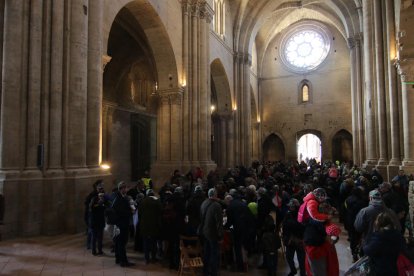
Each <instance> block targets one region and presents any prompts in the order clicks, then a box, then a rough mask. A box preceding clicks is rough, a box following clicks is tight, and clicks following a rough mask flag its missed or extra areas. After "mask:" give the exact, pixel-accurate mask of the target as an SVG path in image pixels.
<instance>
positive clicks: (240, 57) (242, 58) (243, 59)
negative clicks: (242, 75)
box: [234, 52, 252, 66]
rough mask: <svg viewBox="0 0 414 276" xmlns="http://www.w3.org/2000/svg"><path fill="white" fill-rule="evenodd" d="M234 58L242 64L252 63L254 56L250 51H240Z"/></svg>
mask: <svg viewBox="0 0 414 276" xmlns="http://www.w3.org/2000/svg"><path fill="white" fill-rule="evenodd" d="M234 60H235V61H236V62H238V63H241V64H247V65H249V66H251V65H252V56H251V55H250V54H249V53H242V52H238V53H235V54H234Z"/></svg>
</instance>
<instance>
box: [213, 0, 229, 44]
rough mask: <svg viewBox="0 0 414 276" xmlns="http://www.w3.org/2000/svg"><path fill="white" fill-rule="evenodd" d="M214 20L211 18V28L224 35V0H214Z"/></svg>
mask: <svg viewBox="0 0 414 276" xmlns="http://www.w3.org/2000/svg"><path fill="white" fill-rule="evenodd" d="M213 8H214V20H213V29H214V31H215V32H216V33H217V34H218V35H220V36H221V37H222V38H223V37H224V31H225V29H224V28H225V22H226V21H225V15H226V4H225V1H224V0H214V7H213Z"/></svg>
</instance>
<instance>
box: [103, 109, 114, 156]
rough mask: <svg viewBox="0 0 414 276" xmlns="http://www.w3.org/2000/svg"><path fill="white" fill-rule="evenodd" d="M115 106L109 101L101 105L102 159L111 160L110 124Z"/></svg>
mask: <svg viewBox="0 0 414 276" xmlns="http://www.w3.org/2000/svg"><path fill="white" fill-rule="evenodd" d="M114 111H115V108H114V106H113V105H111V104H110V103H103V105H102V161H104V162H106V161H109V160H111V148H112V125H113V115H114Z"/></svg>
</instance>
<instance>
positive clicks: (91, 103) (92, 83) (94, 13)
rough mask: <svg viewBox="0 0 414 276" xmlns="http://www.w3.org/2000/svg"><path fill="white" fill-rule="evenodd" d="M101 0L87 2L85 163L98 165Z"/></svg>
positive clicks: (100, 90) (94, 166)
mask: <svg viewBox="0 0 414 276" xmlns="http://www.w3.org/2000/svg"><path fill="white" fill-rule="evenodd" d="M103 6H104V3H103V0H93V1H90V2H89V22H88V23H89V24H88V90H87V93H88V96H87V108H88V112H87V129H86V133H87V149H86V164H87V166H88V167H89V168H97V167H98V166H99V161H100V160H99V147H100V127H101V112H102V111H101V107H102V93H103V90H102V76H103V71H102V39H103V33H102V25H103Z"/></svg>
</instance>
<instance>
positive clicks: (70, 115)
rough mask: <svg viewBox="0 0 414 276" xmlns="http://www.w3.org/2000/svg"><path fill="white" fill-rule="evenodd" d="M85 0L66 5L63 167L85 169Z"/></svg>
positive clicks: (86, 73) (86, 53)
mask: <svg viewBox="0 0 414 276" xmlns="http://www.w3.org/2000/svg"><path fill="white" fill-rule="evenodd" d="M87 11H88V0H72V1H71V2H70V16H71V17H70V46H69V51H70V68H69V91H68V95H67V97H68V110H67V117H66V120H67V129H66V139H67V140H66V167H67V168H68V169H77V168H84V167H85V166H86V145H87V144H86V127H87V120H86V118H87V112H86V108H87V76H88V58H87V57H88V15H87Z"/></svg>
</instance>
